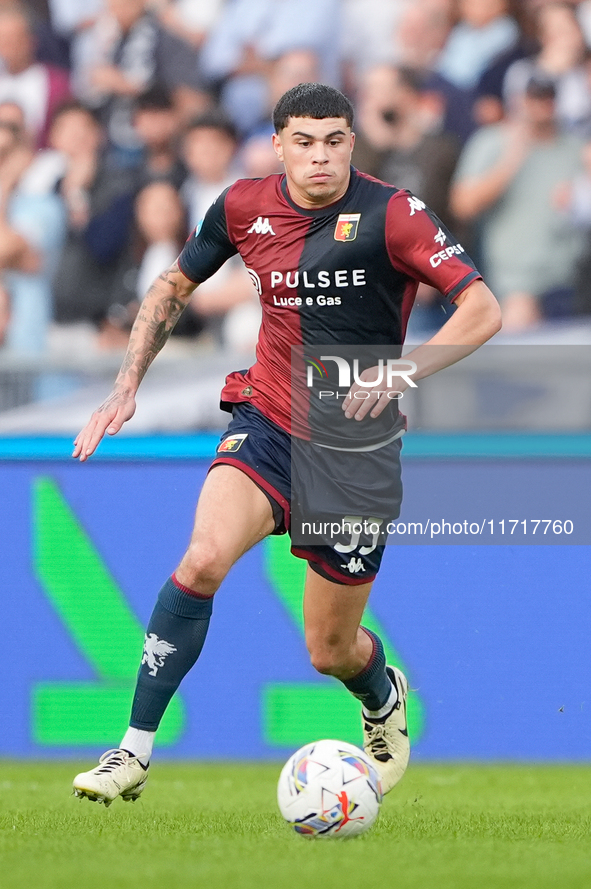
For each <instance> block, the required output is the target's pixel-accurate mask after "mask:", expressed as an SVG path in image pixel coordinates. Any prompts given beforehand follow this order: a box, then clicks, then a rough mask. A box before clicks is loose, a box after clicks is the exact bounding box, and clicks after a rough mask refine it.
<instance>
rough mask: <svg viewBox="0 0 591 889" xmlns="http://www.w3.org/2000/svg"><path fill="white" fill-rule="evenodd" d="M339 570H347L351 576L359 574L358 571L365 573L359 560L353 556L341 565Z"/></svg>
mask: <svg viewBox="0 0 591 889" xmlns="http://www.w3.org/2000/svg"><path fill="white" fill-rule="evenodd" d="M341 568H348V569H349V571H350V572H351V574H359V572H360V571H365V567H364V565H363V562H362V560H361V559H356V558H355V556H351V558H350V559H349V561H348V562H347V564H346V565H341Z"/></svg>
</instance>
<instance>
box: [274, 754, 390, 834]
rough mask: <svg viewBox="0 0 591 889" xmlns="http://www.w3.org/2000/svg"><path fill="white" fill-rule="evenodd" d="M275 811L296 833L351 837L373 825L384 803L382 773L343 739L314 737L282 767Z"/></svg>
mask: <svg viewBox="0 0 591 889" xmlns="http://www.w3.org/2000/svg"><path fill="white" fill-rule="evenodd" d="M277 802H278V803H279V810H280V812H281V814H282V815H283V817H284V818H285V820H286V821H287V823H288V824H289V825H290V826H291V827H292V828H293V829H294V830H295V832H296V833H299V834H302V835H303V836H307V837H351V836H357V835H358V834H360V833H363V832H364V831H366V830H367V829H368V828H369V827H371V825H372V824H373V823H374V821H375V820H376V818H377V817H378V812H379V811H380V805H381V802H382V787H381V783H380V777H379V775H378V773H377V771H376V769H375V767H374V765H373V764H372V762H371V760H370V759H369V758H368V757H367V756H366V755H365V753H364V752H363V750H360V749H359V747H355V746H354V745H353V744H347V743H345V742H344V741H329V740H325V741H316V743H314V744H306V746H305V747H301V748H300V749H299V750H297V751H296V752H295V753H294V754H293V756H291V757H290V758H289V759H288V761H287V762H286V763H285V765H284V766H283V769H282V770H281V775H280V776H279V784H278V786H277Z"/></svg>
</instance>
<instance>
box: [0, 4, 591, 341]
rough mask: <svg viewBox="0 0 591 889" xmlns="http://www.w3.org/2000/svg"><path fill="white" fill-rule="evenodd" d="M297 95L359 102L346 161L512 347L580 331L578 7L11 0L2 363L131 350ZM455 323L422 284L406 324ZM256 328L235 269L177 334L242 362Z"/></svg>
mask: <svg viewBox="0 0 591 889" xmlns="http://www.w3.org/2000/svg"><path fill="white" fill-rule="evenodd" d="M302 81H323V82H326V83H331V84H333V85H334V86H337V87H339V88H340V89H342V90H343V91H344V92H345V93H346V94H347V95H348V96H349V97H350V98H351V100H352V101H353V103H354V105H355V108H356V125H355V130H356V134H357V142H356V147H355V151H354V157H353V160H354V163H355V165H356V166H357V167H359V169H361V170H363V171H364V172H367V173H370V174H372V175H374V176H377V177H378V178H380V179H383V180H385V181H386V182H389V183H392V184H393V185H396V186H400V187H406V188H409V189H411V190H412V191H413V192H415V193H416V194H417V195H418V196H419V197H420V198H421V199H422V200H424V201H425V202H426V203H427V204H429V205H430V206H431V207H432V208H433V209H434V210H435V212H436V213H438V215H439V216H440V217H441V219H442V220H443V222H444V223H445V224H446V225H448V226H449V227H450V228H451V229H452V230H453V231H454V232H456V233H457V234H458V236H459V237H460V238H461V240H462V243H464V246H465V247H466V248H467V249H468V251H469V252H470V253H471V254H472V256H473V257H474V259H475V261H476V262H477V264H478V266H479V267H480V268H481V269H482V271H483V273H484V275H485V279H486V280H487V283H488V284H489V286H490V287H491V289H492V290H493V292H494V293H495V295H496V296H497V297H498V299H499V301H500V302H501V305H502V308H503V315H504V327H505V331H507V332H522V331H528V330H531V329H535V328H536V327H538V326H539V325H541V324H543V323H544V322H547V321H548V320H551V321H554V320H557V319H571V320H572V319H575V318H580V317H583V316H585V315H590V314H591V274H589V273H588V272H590V273H591V0H569V2H554V0H84V3H81V2H80V0H29V2H26V3H25V2H23V3H20V4H15V2H14V0H8V2H7V0H0V232H1V237H0V345H1V346H2V348H3V350H4V351H5V352H6V353H9V354H15V355H35V356H43V355H44V354H46V353H47V350H48V349H49V348H50V343H51V342H59V343H61V344H62V346H63V348H66V349H67V348H68V343H69V342H72V343H73V342H74V341H75V339H74V338H75V337H76V336H77V335H79V334H80V331H84V332H85V333H84V335H85V337H86V340H85V342H86V343H87V344H88V348H92V349H104V350H109V349H121V348H123V346H124V344H125V343H126V341H127V337H128V333H129V330H130V326H131V324H132V323H133V319H134V317H135V314H136V312H137V308H138V306H139V301H140V300H141V298H142V295H143V293H145V291H146V289H147V288H148V286H149V285H150V283H151V282H152V280H153V279H154V278H155V277H156V276H157V275H158V274H159V273H160V272H161V271H162V270H163V269H164V268H165V267H166V266H168V265H169V264H170V263H171V262H172V261H173V260H174V258H175V257H176V256H177V254H178V252H179V249H180V248H181V246H182V244H183V242H184V240H185V239H186V237H187V235H188V233H189V232H190V231H191V230H192V229H193V228H194V227H195V226H198V225H199V223H200V221H201V220H202V218H203V215H204V213H205V211H206V210H207V208H208V206H209V205H210V204H211V202H212V201H213V200H214V198H215V197H217V195H218V194H219V193H220V192H221V191H222V190H223V189H224V188H225V187H226V186H227V185H229V184H231V183H232V182H233V181H235V179H237V178H239V177H243V176H247V177H251V176H255V177H257V176H266V175H268V174H271V173H276V172H281V168H280V167H279V166H278V162H277V159H276V156H275V154H274V152H273V149H272V145H271V133H272V129H271V123H270V112H271V109H272V107H273V105H274V103H275V102H276V100H277V99H278V97H279V96H280V95H281V94H282V93H283V92H284V91H285V90H286V89H289V88H290V87H291V86H294V85H295V84H297V83H300V82H302ZM448 311H449V309H448V308H446V306H445V303H444V301H443V300H442V298H441V296H440V295H439V294H437V293H436V292H433V291H430V290H429V289H428V288H427V287H421V289H420V293H419V301H418V306H417V310H416V312H415V313H414V319H413V325H414V329H415V330H416V331H420V332H425V333H428V332H429V331H430V330H433V329H436V327H437V326H439V325H440V324H441V323H442V321H443V320H444V319H445V316H446V312H448ZM259 321H260V310H259V307H258V304H257V297H256V293H255V292H254V289H253V286H252V284H251V281H250V278H249V277H248V274H247V273H246V270H245V269H244V266H243V265H242V263H241V261H240V260H233V261H230V262H229V263H228V264H227V265H226V266H224V268H222V269H221V270H220V271H219V272H218V273H217V274H216V275H214V276H213V278H211V279H210V280H209V281H208V282H206V283H205V284H204V285H202V286H201V287H199V288H198V290H197V291H196V293H195V296H194V299H193V302H192V304H191V306H190V307H189V309H188V310H187V311H186V312H185V314H184V315H183V317H182V319H181V321H180V323H179V325H178V326H177V328H176V330H175V336H176V337H179V338H190V339H196V338H204V339H208V340H209V341H212V342H213V343H214V344H220V345H224V346H229V347H231V348H236V349H243V348H244V349H247V348H250V347H251V346H252V345H253V343H254V341H255V338H256V334H257V330H258V325H259ZM69 336H71V337H72V338H71V339H68V337H69Z"/></svg>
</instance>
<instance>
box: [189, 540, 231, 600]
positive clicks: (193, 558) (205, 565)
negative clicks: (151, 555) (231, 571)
mask: <svg viewBox="0 0 591 889" xmlns="http://www.w3.org/2000/svg"><path fill="white" fill-rule="evenodd" d="M181 567H182V572H183V576H184V577H188V578H190V582H189V583H187V584H186V585H187V586H189V587H190V588H191V589H192V590H197V591H199V592H200V593H204V594H205V595H207V596H211V595H213V593H215V592H216V590H217V589H218V587H219V586H220V584H221V582H222V580H223V579H224V577H225V576H226V574H227V571H228V568H227V567H226V563H225V560H224V559H223V556H222V554H221V553H219V552H217V551H216V550H215V549H213V548H204V547H201V546H190V547H189V549H188V550H187V552H186V553H185V555H184V557H183V560H182V562H181Z"/></svg>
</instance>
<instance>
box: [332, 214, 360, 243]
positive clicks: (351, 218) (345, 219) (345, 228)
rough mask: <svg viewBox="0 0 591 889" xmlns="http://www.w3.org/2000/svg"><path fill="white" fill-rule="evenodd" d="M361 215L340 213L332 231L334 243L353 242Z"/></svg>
mask: <svg viewBox="0 0 591 889" xmlns="http://www.w3.org/2000/svg"><path fill="white" fill-rule="evenodd" d="M360 219H361V213H341V214H340V215H339V218H338V219H337V224H336V226H335V230H334V239H335V241H354V240H355V238H356V237H357V229H358V228H359V220H360Z"/></svg>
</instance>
